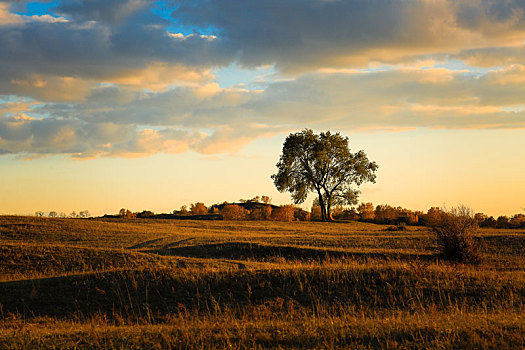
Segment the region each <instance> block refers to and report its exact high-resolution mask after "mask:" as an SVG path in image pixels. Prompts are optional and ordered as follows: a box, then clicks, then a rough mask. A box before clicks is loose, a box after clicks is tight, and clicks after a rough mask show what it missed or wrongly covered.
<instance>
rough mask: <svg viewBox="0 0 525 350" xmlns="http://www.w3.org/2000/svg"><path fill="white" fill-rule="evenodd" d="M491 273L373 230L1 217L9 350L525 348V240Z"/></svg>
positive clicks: (501, 245) (494, 257) (507, 234)
mask: <svg viewBox="0 0 525 350" xmlns="http://www.w3.org/2000/svg"><path fill="white" fill-rule="evenodd" d="M476 240H477V241H478V242H480V243H481V245H482V251H483V252H484V255H485V259H484V263H483V264H481V265H479V266H472V265H464V264H452V263H449V262H445V261H442V260H440V258H439V254H438V253H439V252H438V249H437V246H436V244H435V239H434V237H433V236H432V234H431V233H430V232H429V231H428V230H426V229H424V228H417V227H409V229H408V230H407V231H388V230H387V227H386V226H380V225H374V224H365V223H356V222H351V223H314V222H264V221H255V222H254V221H250V222H248V221H239V222H228V221H210V222H208V221H179V220H173V221H170V220H151V219H149V220H148V219H143V220H140V219H137V220H117V219H115V220H82V219H45V218H28V217H0V306H1V308H0V316H1V321H0V348H25V349H33V348H52V347H58V348H75V347H76V348H94V347H95V348H98V347H101V348H126V349H127V348H170V347H171V348H181V347H182V348H210V347H215V348H217V347H219V348H226V347H228V348H261V347H263V348H264V347H269V348H275V347H277V348H279V347H282V348H337V347H340V348H348V347H350V348H399V347H404V348H427V347H432V348H457V347H467V348H520V347H525V337H524V330H525V318H524V316H523V315H524V314H525V257H524V256H523V252H524V251H525V231H523V230H521V231H520V230H485V231H482V232H481V233H480V234H479V235H478V236H476Z"/></svg>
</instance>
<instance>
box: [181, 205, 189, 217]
mask: <svg viewBox="0 0 525 350" xmlns="http://www.w3.org/2000/svg"><path fill="white" fill-rule="evenodd" d="M180 213H181V214H183V215H186V214H188V206H187V205H181V206H180Z"/></svg>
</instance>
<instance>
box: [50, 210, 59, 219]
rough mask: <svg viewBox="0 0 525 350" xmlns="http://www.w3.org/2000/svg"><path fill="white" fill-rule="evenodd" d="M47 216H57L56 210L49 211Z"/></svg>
mask: <svg viewBox="0 0 525 350" xmlns="http://www.w3.org/2000/svg"><path fill="white" fill-rule="evenodd" d="M48 216H49V217H50V218H56V217H57V216H58V214H57V212H56V211H50V212H49V214H48Z"/></svg>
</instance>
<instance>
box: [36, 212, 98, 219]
mask: <svg viewBox="0 0 525 350" xmlns="http://www.w3.org/2000/svg"><path fill="white" fill-rule="evenodd" d="M35 216H36V217H49V218H62V219H65V218H73V219H77V218H80V219H86V218H89V217H91V215H90V214H89V211H88V210H81V211H79V212H78V213H77V212H76V211H72V212H71V213H69V214H66V213H64V212H60V213H58V212H56V211H50V212H48V213H47V214H46V213H45V212H43V211H36V212H35Z"/></svg>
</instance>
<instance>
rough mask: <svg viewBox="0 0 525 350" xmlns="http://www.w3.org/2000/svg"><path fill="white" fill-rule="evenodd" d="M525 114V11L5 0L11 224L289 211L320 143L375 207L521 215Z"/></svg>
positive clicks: (499, 6) (439, 3)
mask: <svg viewBox="0 0 525 350" xmlns="http://www.w3.org/2000/svg"><path fill="white" fill-rule="evenodd" d="M524 98H525V1H524V0H402V1H391V0H345V1H342V0H286V1H283V0H253V1H245V0H192V1H183V0H166V1H151V0H113V1H109V0H67V1H66V0H57V1H24V0H16V1H5V0H0V174H1V175H0V176H1V178H0V180H1V181H0V214H33V213H34V212H35V211H43V212H48V211H52V210H53V211H57V212H65V213H70V212H71V211H73V210H74V211H77V212H78V211H80V210H89V212H90V213H91V214H93V215H101V214H104V213H116V212H118V210H119V209H120V208H128V209H130V210H132V211H142V210H152V211H154V212H171V211H172V210H174V209H178V208H180V206H181V205H189V204H190V203H194V202H197V201H201V202H204V203H205V204H208V205H209V204H213V203H222V202H223V201H230V202H232V201H237V200H239V199H241V198H242V199H247V198H252V197H254V196H256V195H268V196H270V197H271V198H272V203H275V204H286V203H290V202H291V198H290V195H289V194H288V193H279V192H278V191H277V190H276V189H275V186H274V185H273V183H272V180H271V178H270V176H271V175H272V174H274V173H276V171H277V169H276V167H275V164H276V163H277V161H278V159H279V155H280V153H281V150H282V145H283V142H284V139H285V138H286V136H287V135H288V134H290V133H293V132H297V131H300V130H302V129H305V128H310V129H313V130H314V131H316V132H320V131H326V130H330V131H332V132H340V133H341V134H343V135H345V136H348V137H349V140H350V147H351V150H352V151H353V152H356V151H358V150H361V149H362V150H364V151H365V153H366V154H367V155H368V158H369V159H371V160H373V161H376V163H377V164H378V165H379V169H378V172H377V182H376V183H375V184H370V183H368V184H364V185H362V186H361V187H360V190H361V196H360V200H361V201H363V202H372V203H374V204H375V205H377V204H391V205H395V206H402V207H406V208H409V209H412V210H422V211H426V210H427V209H428V208H430V207H432V206H438V207H453V206H457V205H460V204H463V205H466V206H469V207H471V208H472V209H473V210H474V211H475V212H484V213H486V214H489V215H493V216H499V215H513V214H516V213H520V212H524V211H525V209H524V208H525V161H524V158H525V157H524V155H525V151H524V150H525V99H524ZM312 199H313V196H310V197H309V199H308V200H307V202H305V203H303V204H302V205H303V207H304V208H309V206H310V205H311V201H312Z"/></svg>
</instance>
